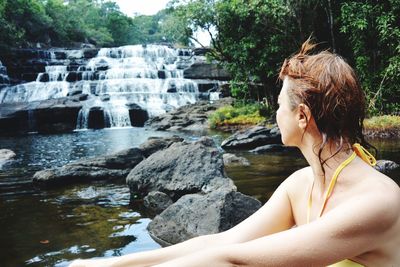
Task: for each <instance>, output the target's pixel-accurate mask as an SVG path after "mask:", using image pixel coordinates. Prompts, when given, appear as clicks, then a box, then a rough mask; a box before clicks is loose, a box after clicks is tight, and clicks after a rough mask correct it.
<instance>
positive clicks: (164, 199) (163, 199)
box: [143, 191, 174, 214]
mask: <svg viewBox="0 0 400 267" xmlns="http://www.w3.org/2000/svg"><path fill="white" fill-rule="evenodd" d="M173 203H174V202H173V201H172V199H171V198H170V197H169V196H168V195H167V194H165V193H163V192H159V191H153V192H150V193H149V194H148V195H147V196H146V197H145V198H144V199H143V205H144V206H145V207H146V209H147V210H148V211H149V212H150V213H154V214H160V213H161V212H163V211H164V210H165V209H166V208H168V207H169V206H171V205H172V204H173Z"/></svg>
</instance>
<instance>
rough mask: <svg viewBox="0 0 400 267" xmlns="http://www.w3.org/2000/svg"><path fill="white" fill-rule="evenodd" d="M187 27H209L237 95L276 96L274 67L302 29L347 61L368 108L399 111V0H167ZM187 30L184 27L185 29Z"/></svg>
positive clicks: (291, 49) (299, 37)
mask: <svg viewBox="0 0 400 267" xmlns="http://www.w3.org/2000/svg"><path fill="white" fill-rule="evenodd" d="M170 6H171V7H172V8H174V9H176V11H175V14H181V17H182V18H183V19H184V20H186V21H187V22H188V25H190V26H191V29H192V30H193V29H196V28H198V27H199V28H202V29H204V30H206V31H209V33H210V36H211V38H212V45H213V51H212V52H211V53H210V57H211V58H213V59H217V60H219V61H220V62H222V64H224V66H225V67H226V68H227V69H228V70H229V71H230V72H231V74H232V76H233V83H232V84H233V85H232V93H233V94H234V95H235V96H236V97H239V98H253V99H254V98H256V99H257V98H258V99H260V98H262V97H264V96H265V97H266V98H267V100H268V103H269V104H270V105H274V103H276V101H275V100H276V96H277V88H279V86H278V85H277V83H276V81H277V73H278V70H279V67H280V64H281V63H282V61H283V60H284V58H285V57H288V56H289V55H290V54H291V53H293V52H294V51H296V50H297V49H298V48H299V46H300V44H301V43H302V42H303V41H305V40H306V39H307V38H308V37H309V36H311V35H312V36H313V38H314V39H315V41H316V42H318V43H320V48H322V49H327V48H331V49H332V50H333V51H334V52H337V53H339V54H340V55H342V56H343V57H344V58H346V59H347V60H348V61H349V63H350V64H351V65H352V66H354V67H355V69H356V71H357V73H358V75H359V77H360V81H361V83H362V86H363V88H364V90H365V92H366V95H367V100H368V105H369V106H368V108H369V112H370V113H371V114H379V113H393V112H396V113H398V112H400V87H399V86H398V85H399V84H400V0H383V1H372V0H365V1H357V0H355V1H351V0H349V1H343V0H342V1H341V0H304V1H296V0H174V1H171V4H170ZM188 32H190V31H188Z"/></svg>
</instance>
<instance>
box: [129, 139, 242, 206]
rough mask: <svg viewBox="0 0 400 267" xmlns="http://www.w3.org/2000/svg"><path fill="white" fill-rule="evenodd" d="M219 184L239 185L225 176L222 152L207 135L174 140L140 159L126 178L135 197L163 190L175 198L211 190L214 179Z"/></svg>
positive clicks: (221, 185)
mask: <svg viewBox="0 0 400 267" xmlns="http://www.w3.org/2000/svg"><path fill="white" fill-rule="evenodd" d="M216 179H218V180H221V182H220V183H213V185H215V187H216V188H214V189H217V187H223V188H228V189H231V190H232V189H233V188H236V187H235V186H234V185H233V182H232V180H231V179H229V178H228V177H226V176H225V173H224V168H223V161H222V155H221V153H220V152H219V151H218V149H217V148H216V147H215V144H214V141H213V140H212V139H211V138H208V137H204V138H202V139H200V140H198V141H196V142H194V143H186V142H182V143H173V144H172V145H171V146H169V147H168V148H166V149H164V150H161V151H158V152H156V153H154V154H152V155H150V156H149V157H148V158H147V159H145V160H143V161H142V162H141V163H139V164H138V165H137V166H136V167H135V168H134V169H133V170H132V171H131V172H130V173H129V175H128V177H127V179H126V181H127V184H128V186H129V188H130V191H131V195H132V196H133V198H134V197H137V196H138V197H143V196H146V195H147V194H148V193H149V192H151V191H160V192H163V193H166V194H167V195H169V196H170V197H171V198H172V199H173V200H177V199H179V198H180V197H181V196H183V195H186V194H189V193H197V192H204V191H203V190H206V189H207V190H211V187H210V185H209V184H210V183H211V181H212V180H216Z"/></svg>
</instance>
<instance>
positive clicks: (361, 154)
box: [353, 143, 376, 166]
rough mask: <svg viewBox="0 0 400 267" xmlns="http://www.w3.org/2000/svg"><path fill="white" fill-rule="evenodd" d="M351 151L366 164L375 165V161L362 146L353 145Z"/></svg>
mask: <svg viewBox="0 0 400 267" xmlns="http://www.w3.org/2000/svg"><path fill="white" fill-rule="evenodd" d="M353 150H354V152H356V154H357V156H359V157H360V158H361V159H362V160H363V161H365V162H366V163H368V164H369V165H371V166H375V165H376V159H375V158H374V156H372V154H371V153H369V152H368V150H366V149H365V148H364V147H363V146H362V145H360V144H358V143H355V144H354V145H353Z"/></svg>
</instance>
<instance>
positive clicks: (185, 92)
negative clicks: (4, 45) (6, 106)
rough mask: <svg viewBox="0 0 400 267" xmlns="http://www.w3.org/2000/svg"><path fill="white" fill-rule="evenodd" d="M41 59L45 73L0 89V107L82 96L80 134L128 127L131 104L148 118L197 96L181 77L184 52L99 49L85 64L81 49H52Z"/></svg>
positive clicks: (150, 47) (194, 87) (186, 58)
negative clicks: (32, 79) (44, 59)
mask: <svg viewBox="0 0 400 267" xmlns="http://www.w3.org/2000/svg"><path fill="white" fill-rule="evenodd" d="M45 57H46V58H47V59H46V60H47V61H46V62H47V65H46V66H45V67H44V72H40V73H38V75H37V77H36V80H34V81H31V82H26V83H22V84H18V85H13V86H8V87H6V88H4V89H3V90H1V91H0V104H1V103H16V102H32V101H45V100H48V99H53V98H61V97H67V96H72V95H79V94H81V95H82V94H86V95H87V96H88V97H87V98H86V100H82V101H81V102H80V103H81V104H82V109H81V110H80V112H79V115H78V118H77V127H76V128H77V129H85V128H90V125H93V123H92V122H93V120H101V119H102V121H101V122H100V124H104V127H126V126H131V125H133V124H132V122H131V119H132V113H130V107H131V106H132V105H136V106H135V107H136V108H137V106H139V107H140V108H141V109H143V110H145V111H147V113H148V115H149V116H150V117H151V116H155V115H159V114H162V113H165V112H166V111H168V110H171V109H174V108H177V107H180V106H182V105H186V104H191V103H194V102H196V101H197V100H198V99H199V97H200V95H201V93H199V88H198V84H197V82H196V81H194V80H191V79H185V78H183V68H184V67H182V64H183V63H182V62H184V64H186V65H187V64H190V62H191V51H190V50H187V49H173V48H170V47H167V46H163V45H146V46H142V45H129V46H122V47H115V48H102V49H100V50H99V51H98V53H97V55H96V56H94V57H92V58H90V59H89V58H87V57H85V55H84V52H83V51H82V50H51V51H48V52H47V53H46V54H45ZM184 64H183V65H184ZM0 70H1V69H0ZM90 120H92V122H91V121H90ZM94 127H97V126H94ZM98 127H101V125H100V126H98Z"/></svg>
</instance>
